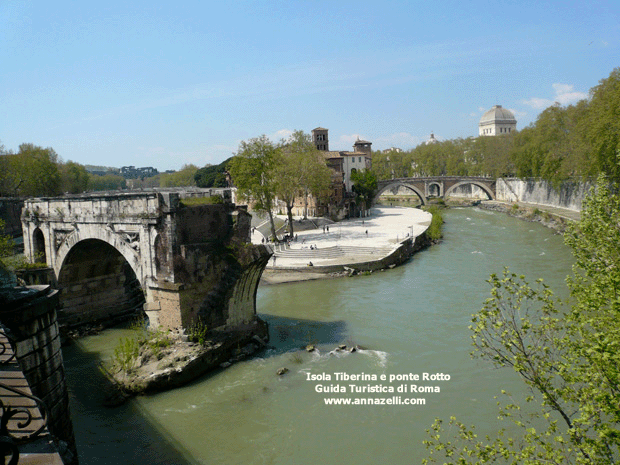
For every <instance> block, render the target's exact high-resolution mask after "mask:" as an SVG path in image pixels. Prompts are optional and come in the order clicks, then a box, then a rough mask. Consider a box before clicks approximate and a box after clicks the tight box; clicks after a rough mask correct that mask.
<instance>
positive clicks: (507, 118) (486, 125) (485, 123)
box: [478, 105, 517, 136]
mask: <svg viewBox="0 0 620 465" xmlns="http://www.w3.org/2000/svg"><path fill="white" fill-rule="evenodd" d="M516 130H517V120H516V119H515V115H514V114H513V113H512V112H511V111H510V110H508V109H507V108H502V106H501V105H493V108H491V109H490V110H487V111H486V112H485V113H484V115H482V118H480V123H478V135H480V136H499V135H502V134H510V133H513V132H515V131H516Z"/></svg>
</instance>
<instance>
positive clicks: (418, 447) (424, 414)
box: [64, 208, 572, 465]
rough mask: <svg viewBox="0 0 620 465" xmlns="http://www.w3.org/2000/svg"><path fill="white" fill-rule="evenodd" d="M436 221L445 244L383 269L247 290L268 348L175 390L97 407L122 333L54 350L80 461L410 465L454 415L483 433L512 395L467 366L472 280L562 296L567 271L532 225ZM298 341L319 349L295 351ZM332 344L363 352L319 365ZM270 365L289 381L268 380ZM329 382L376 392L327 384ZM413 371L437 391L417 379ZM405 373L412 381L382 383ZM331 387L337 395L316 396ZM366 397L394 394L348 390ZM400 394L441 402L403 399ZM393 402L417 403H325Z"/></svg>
mask: <svg viewBox="0 0 620 465" xmlns="http://www.w3.org/2000/svg"><path fill="white" fill-rule="evenodd" d="M445 219H446V224H445V227H444V235H445V238H444V242H442V243H441V244H439V245H436V246H434V247H431V248H429V249H427V250H425V251H422V252H420V253H418V254H417V255H416V256H414V258H413V259H412V260H410V261H409V262H408V263H407V264H405V265H403V266H400V267H398V268H395V269H393V270H389V271H385V272H379V273H375V274H373V275H372V276H360V277H355V278H340V279H332V280H320V281H311V282H303V283H291V284H282V285H275V286H261V287H259V290H258V298H257V307H258V312H259V313H260V315H261V317H262V318H264V319H265V320H267V321H268V323H269V324H270V334H271V343H270V344H271V348H269V349H268V350H266V351H264V352H262V353H261V354H260V355H259V356H258V357H255V358H252V359H249V360H246V361H243V362H240V363H237V364H235V365H233V366H231V367H229V368H228V369H226V370H221V371H218V372H215V373H212V374H210V375H207V376H205V377H203V378H201V379H200V380H198V381H195V382H193V383H192V384H190V385H188V386H185V387H183V388H180V389H176V390H173V391H169V392H166V393H161V394H157V395H153V396H145V397H139V398H136V399H133V400H131V401H130V402H128V403H127V404H125V405H123V406H121V407H116V408H112V409H109V408H105V407H102V406H101V400H102V393H101V391H100V386H101V378H100V374H99V372H98V369H97V365H98V364H99V363H100V362H101V361H104V360H106V359H107V358H109V357H110V356H111V354H112V352H113V346H114V345H115V344H116V341H117V340H118V338H119V337H121V336H123V335H125V334H126V330H122V329H112V330H107V331H104V332H103V333H101V334H99V335H96V336H89V337H86V338H83V339H81V340H80V341H78V342H77V343H75V344H73V345H72V346H70V347H67V348H66V349H65V351H64V356H65V364H66V368H67V375H68V382H69V386H70V391H71V409H72V411H71V413H72V416H73V423H74V428H75V432H76V440H77V446H78V450H79V453H80V463H81V464H82V465H88V464H121V463H135V464H168V463H179V464H186V463H187V464H193V463H200V464H309V463H324V464H356V465H362V464H376V463H389V464H390V465H398V464H411V463H420V461H421V459H422V458H423V457H425V456H426V451H425V448H424V446H423V444H422V441H423V440H424V439H426V433H425V431H426V429H428V428H429V426H430V425H431V424H432V422H433V420H434V418H436V417H440V418H443V419H446V420H447V419H448V418H449V416H451V415H455V416H457V417H458V419H460V420H462V421H464V422H465V423H467V424H471V423H475V424H476V425H477V429H478V432H479V433H485V432H492V431H494V430H496V429H497V428H498V425H497V420H496V418H497V408H496V400H494V398H493V397H494V396H495V395H499V392H500V390H501V389H502V388H503V389H507V390H508V391H510V392H512V393H513V394H515V395H516V396H517V397H519V396H520V395H521V394H522V393H523V392H524V390H523V387H522V384H521V383H520V381H519V380H518V378H517V377H516V375H515V374H514V373H512V372H511V371H510V370H508V369H506V370H503V369H502V370H499V369H494V368H492V367H491V366H490V365H489V364H488V363H487V362H484V361H482V360H478V359H473V360H472V359H471V357H470V355H469V352H470V350H471V341H470V331H469V330H468V325H469V324H470V319H471V314H472V313H474V312H476V311H478V310H479V309H480V308H481V306H482V303H483V302H484V300H485V299H486V298H487V297H488V296H489V286H488V284H487V283H486V282H485V280H486V279H487V278H488V276H489V275H490V274H491V273H501V271H502V269H503V267H504V266H508V267H510V269H511V270H512V271H515V272H517V273H522V274H525V275H526V276H528V277H529V278H531V279H530V281H533V280H534V279H536V278H538V277H543V278H544V279H545V281H546V282H547V284H550V285H551V286H552V287H553V288H554V289H555V290H557V291H558V294H560V295H566V292H565V285H564V278H565V277H566V276H567V274H569V272H570V266H571V263H572V259H571V255H570V252H569V250H568V249H567V248H566V247H565V246H564V244H563V241H562V237H561V236H559V235H554V234H553V232H552V231H550V230H548V229H545V228H544V227H542V226H540V225H538V224H533V223H527V222H524V221H521V220H517V219H514V218H510V217H507V216H505V215H503V214H498V213H492V212H487V211H483V210H479V209H475V208H467V209H453V210H449V211H447V212H446V213H445ZM310 343H312V344H316V345H317V347H318V351H316V352H314V353H308V352H305V351H303V350H299V349H300V347H302V346H305V345H307V344H310ZM338 344H346V345H348V346H351V345H355V344H358V345H360V346H363V347H365V348H366V349H365V350H360V351H358V352H355V353H345V352H332V353H331V354H330V352H331V351H333V349H334V348H336V347H337V345H338ZM281 367H286V368H288V369H289V372H288V373H287V374H285V375H284V376H277V375H276V371H277V370H278V369H279V368H281ZM337 373H344V374H345V375H347V376H351V375H360V377H366V378H373V377H376V378H377V381H362V380H354V381H350V380H347V381H344V380H342V379H341V380H337V379H336V376H337V375H336V374H337ZM425 373H426V374H428V376H429V377H434V378H436V380H433V381H425V380H423V377H424V374H425ZM416 374H417V375H418V376H419V377H420V381H414V380H412V381H397V380H394V381H393V382H391V383H390V382H389V380H390V377H398V376H411V375H416ZM312 375H317V376H316V377H318V378H320V377H322V376H324V375H325V376H324V377H325V378H327V377H330V378H331V379H330V380H329V381H328V380H321V381H316V380H312V379H309V378H312ZM345 375H340V376H345ZM382 375H385V377H386V380H385V381H383V380H381V376H382ZM448 376H449V378H450V379H449V380H445V378H447V377H448ZM438 378H439V379H438ZM442 378H443V380H440V379H442ZM335 385H337V386H340V387H341V388H342V389H346V391H347V392H344V393H342V392H338V393H325V392H317V389H321V388H322V387H323V386H324V387H325V388H323V389H330V386H332V387H331V389H333V386H335ZM376 385H379V386H382V389H386V390H389V388H390V387H392V388H394V389H395V390H397V389H398V388H399V387H400V388H401V389H404V388H403V387H401V386H406V387H407V392H406V393H398V392H395V393H380V394H378V393H364V392H358V391H362V390H363V389H364V387H365V386H376ZM411 385H416V386H432V387H433V389H434V388H435V387H438V388H439V390H440V392H432V393H428V392H423V393H419V392H411ZM319 386H320V387H319ZM351 386H353V387H351ZM366 389H368V388H366ZM351 390H354V392H351ZM394 396H400V401H401V402H403V401H404V399H412V400H411V401H410V402H416V404H414V405H403V404H396V405H387V404H385V405H326V400H325V399H328V398H341V399H350V401H351V402H356V401H357V402H362V399H368V398H372V399H373V401H374V399H378V398H385V399H386V402H387V399H392V398H393V397H394ZM420 399H423V402H424V404H420V402H422V400H420ZM393 402H398V401H397V400H394V401H393ZM502 426H507V425H505V424H504V425H502Z"/></svg>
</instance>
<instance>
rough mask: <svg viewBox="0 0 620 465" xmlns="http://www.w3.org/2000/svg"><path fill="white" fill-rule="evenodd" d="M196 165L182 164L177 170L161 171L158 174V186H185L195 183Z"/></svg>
mask: <svg viewBox="0 0 620 465" xmlns="http://www.w3.org/2000/svg"><path fill="white" fill-rule="evenodd" d="M197 171H198V167H197V166H194V165H183V167H182V168H181V169H180V170H179V171H175V172H174V173H162V174H161V175H160V176H159V186H160V187H185V186H195V185H196V180H195V176H196V172H197Z"/></svg>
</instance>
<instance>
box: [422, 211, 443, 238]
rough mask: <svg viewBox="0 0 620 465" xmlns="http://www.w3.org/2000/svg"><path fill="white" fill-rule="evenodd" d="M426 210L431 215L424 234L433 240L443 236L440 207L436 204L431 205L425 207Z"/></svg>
mask: <svg viewBox="0 0 620 465" xmlns="http://www.w3.org/2000/svg"><path fill="white" fill-rule="evenodd" d="M425 210H426V211H427V212H429V213H430V214H431V215H433V217H432V219H431V224H430V226H429V227H428V229H427V230H426V235H427V236H428V237H429V239H431V240H433V241H438V240H439V239H441V238H442V237H443V231H442V229H443V215H442V214H441V209H440V208H439V207H438V206H437V205H431V206H430V207H427V208H425Z"/></svg>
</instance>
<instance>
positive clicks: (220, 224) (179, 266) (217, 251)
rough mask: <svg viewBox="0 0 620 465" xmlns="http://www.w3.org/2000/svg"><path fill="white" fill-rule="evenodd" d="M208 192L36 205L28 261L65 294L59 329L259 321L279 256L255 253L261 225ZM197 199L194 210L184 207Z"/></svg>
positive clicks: (31, 210)
mask: <svg viewBox="0 0 620 465" xmlns="http://www.w3.org/2000/svg"><path fill="white" fill-rule="evenodd" d="M210 194H211V191H210V190H208V189H202V190H195V191H182V192H171V191H168V192H165V191H160V192H155V191H151V192H129V193H99V194H94V195H80V196H70V197H62V198H45V199H31V200H27V201H26V202H25V205H24V209H23V211H22V229H23V233H24V250H25V254H26V256H27V257H28V258H30V259H31V260H34V259H35V258H36V259H37V261H45V262H46V263H47V265H48V266H49V267H50V268H52V269H53V270H54V274H55V276H56V279H57V281H58V285H59V287H60V289H61V297H60V300H61V310H60V312H59V321H61V322H64V323H65V324H69V325H70V324H77V323H85V322H91V321H100V320H104V319H110V318H114V317H116V316H118V315H119V314H123V313H130V312H132V311H135V309H141V308H142V307H143V308H144V309H145V310H146V313H147V315H148V316H149V320H150V323H151V324H152V325H153V326H158V325H161V326H163V327H166V328H176V327H187V326H188V325H191V324H193V323H194V322H195V321H196V320H197V319H198V318H200V319H201V320H202V321H203V322H204V323H205V324H206V325H207V326H208V327H209V329H215V328H219V327H226V328H231V327H235V326H239V325H244V324H248V323H251V322H252V321H254V320H255V318H256V305H255V304H256V288H257V286H258V282H259V280H260V277H261V274H262V272H263V270H264V267H265V265H266V264H267V261H268V260H269V257H270V255H271V251H270V250H268V249H267V248H266V247H264V246H253V245H251V244H249V243H248V242H249V239H250V219H251V216H250V214H249V213H247V211H246V210H245V209H244V208H240V207H236V206H235V205H234V204H232V203H231V202H224V203H212V202H210V201H209V200H208V199H206V197H207V196H209V195H210ZM188 196H192V197H196V198H194V199H192V200H193V201H192V202H189V201H184V198H186V197H188Z"/></svg>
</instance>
